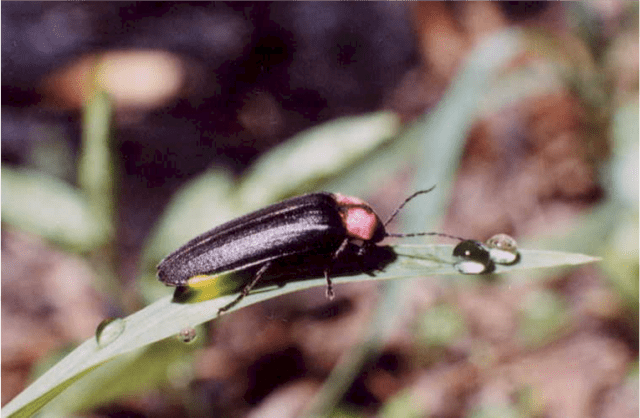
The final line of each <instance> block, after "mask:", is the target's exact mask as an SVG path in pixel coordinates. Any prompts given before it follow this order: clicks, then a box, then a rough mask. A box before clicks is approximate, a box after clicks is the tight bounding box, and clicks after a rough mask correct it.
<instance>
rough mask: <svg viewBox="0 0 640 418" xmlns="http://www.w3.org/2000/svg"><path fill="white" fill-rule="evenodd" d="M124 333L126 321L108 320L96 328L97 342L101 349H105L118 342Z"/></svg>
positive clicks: (119, 319)
mask: <svg viewBox="0 0 640 418" xmlns="http://www.w3.org/2000/svg"><path fill="white" fill-rule="evenodd" d="M123 331H124V321H123V320H122V319H121V318H107V319H105V320H103V321H102V322H100V324H98V327H97V328H96V341H97V342H98V345H99V346H100V347H105V346H107V345H109V344H111V343H112V342H113V341H115V340H116V338H118V337H119V336H120V334H122V332H123Z"/></svg>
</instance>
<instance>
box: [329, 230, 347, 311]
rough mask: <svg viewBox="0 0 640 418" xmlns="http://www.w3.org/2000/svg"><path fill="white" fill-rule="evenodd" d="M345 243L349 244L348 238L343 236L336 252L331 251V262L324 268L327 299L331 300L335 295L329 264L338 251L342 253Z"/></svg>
mask: <svg viewBox="0 0 640 418" xmlns="http://www.w3.org/2000/svg"><path fill="white" fill-rule="evenodd" d="M347 244H349V238H345V240H344V241H342V244H340V246H339V247H338V249H337V250H336V252H335V253H333V256H332V257H331V262H330V263H329V264H328V265H327V266H326V267H325V268H324V278H325V279H326V280H327V298H328V299H329V300H332V299H333V298H334V297H335V293H334V292H333V283H331V278H330V277H329V273H330V271H331V265H332V264H333V263H334V262H335V261H336V260H337V259H338V256H339V255H340V253H342V252H343V251H344V250H345V248H347Z"/></svg>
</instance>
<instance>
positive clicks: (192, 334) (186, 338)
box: [177, 327, 198, 343]
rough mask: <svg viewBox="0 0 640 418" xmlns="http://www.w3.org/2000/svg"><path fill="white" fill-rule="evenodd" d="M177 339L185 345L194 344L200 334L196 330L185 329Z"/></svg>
mask: <svg viewBox="0 0 640 418" xmlns="http://www.w3.org/2000/svg"><path fill="white" fill-rule="evenodd" d="M177 337H178V339H179V340H180V341H182V342H183V343H192V342H194V341H195V340H196V338H197V337H198V333H197V331H196V330H195V328H192V327H185V328H182V329H181V330H180V332H179V333H178V335H177Z"/></svg>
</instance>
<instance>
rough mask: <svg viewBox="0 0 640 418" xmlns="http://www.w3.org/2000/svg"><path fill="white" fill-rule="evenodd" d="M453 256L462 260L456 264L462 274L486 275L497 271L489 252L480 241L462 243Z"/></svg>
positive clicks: (457, 246)
mask: <svg viewBox="0 0 640 418" xmlns="http://www.w3.org/2000/svg"><path fill="white" fill-rule="evenodd" d="M453 256H454V257H456V258H458V259H459V260H460V261H458V262H456V263H454V267H455V268H456V270H458V271H459V272H460V273H463V274H484V273H491V272H492V271H493V270H495V264H493V261H492V260H491V257H490V256H489V251H487V249H486V248H485V247H484V246H483V245H482V243H480V242H478V241H473V240H467V241H462V242H461V243H460V244H458V245H456V246H455V248H454V249H453Z"/></svg>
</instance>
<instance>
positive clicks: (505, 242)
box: [486, 234, 520, 265]
mask: <svg viewBox="0 0 640 418" xmlns="http://www.w3.org/2000/svg"><path fill="white" fill-rule="evenodd" d="M486 247H487V248H488V249H489V255H490V256H491V259H492V260H493V261H494V262H496V263H498V264H505V265H510V264H515V263H517V262H518V261H520V253H519V252H518V244H517V243H516V240H515V239H513V238H512V237H510V236H509V235H507V234H497V235H494V236H492V237H491V238H489V239H488V240H487V242H486Z"/></svg>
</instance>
